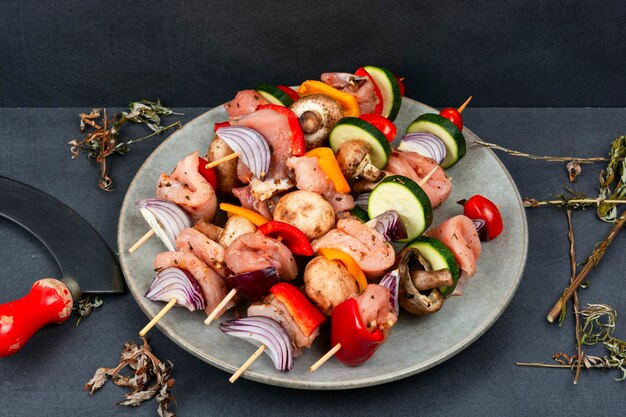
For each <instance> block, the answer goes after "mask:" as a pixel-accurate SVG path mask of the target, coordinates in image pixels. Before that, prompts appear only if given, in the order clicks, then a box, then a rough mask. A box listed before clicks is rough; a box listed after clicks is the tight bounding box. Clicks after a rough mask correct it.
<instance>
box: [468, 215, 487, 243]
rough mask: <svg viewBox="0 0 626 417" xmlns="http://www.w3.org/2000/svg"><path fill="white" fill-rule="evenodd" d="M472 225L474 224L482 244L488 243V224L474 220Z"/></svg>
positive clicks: (481, 220)
mask: <svg viewBox="0 0 626 417" xmlns="http://www.w3.org/2000/svg"><path fill="white" fill-rule="evenodd" d="M472 223H474V227H475V228H476V232H477V233H478V238H479V239H480V240H481V241H482V242H486V241H488V240H489V233H487V223H486V222H485V221H484V220H483V219H472Z"/></svg>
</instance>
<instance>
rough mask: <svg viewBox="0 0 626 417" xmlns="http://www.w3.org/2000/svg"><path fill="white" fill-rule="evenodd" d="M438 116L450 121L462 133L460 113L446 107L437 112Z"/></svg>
mask: <svg viewBox="0 0 626 417" xmlns="http://www.w3.org/2000/svg"><path fill="white" fill-rule="evenodd" d="M439 116H442V117H445V118H446V119H448V120H450V121H451V122H452V123H454V124H455V125H456V127H458V128H459V130H460V131H463V118H462V117H461V113H459V112H458V110H457V109H455V108H454V107H448V108H445V109H443V110H441V111H440V112H439Z"/></svg>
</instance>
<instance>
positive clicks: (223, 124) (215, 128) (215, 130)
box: [213, 120, 230, 132]
mask: <svg viewBox="0 0 626 417" xmlns="http://www.w3.org/2000/svg"><path fill="white" fill-rule="evenodd" d="M228 126H230V122H229V121H228V120H226V121H225V122H217V123H215V125H214V126H213V131H214V132H217V129H219V128H220V127H228Z"/></svg>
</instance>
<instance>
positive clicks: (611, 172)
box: [598, 136, 626, 223]
mask: <svg viewBox="0 0 626 417" xmlns="http://www.w3.org/2000/svg"><path fill="white" fill-rule="evenodd" d="M609 157H610V161H609V163H608V164H607V166H606V168H605V169H604V170H603V171H602V172H601V173H600V194H599V195H598V198H601V199H606V200H626V160H625V159H624V158H626V136H620V137H618V138H617V139H615V140H614V141H613V143H612V144H611V151H610V152H609ZM611 188H612V189H613V191H611ZM598 217H599V218H600V219H601V220H603V221H605V222H609V223H614V222H615V221H616V220H617V207H616V203H614V202H608V201H605V202H604V203H602V204H599V205H598Z"/></svg>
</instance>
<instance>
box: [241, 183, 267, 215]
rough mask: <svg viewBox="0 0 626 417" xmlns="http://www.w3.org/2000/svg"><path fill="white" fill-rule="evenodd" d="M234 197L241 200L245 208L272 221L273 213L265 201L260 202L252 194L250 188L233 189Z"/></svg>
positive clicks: (247, 186)
mask: <svg viewBox="0 0 626 417" xmlns="http://www.w3.org/2000/svg"><path fill="white" fill-rule="evenodd" d="M233 195H234V196H235V197H237V198H238V199H239V201H240V202H241V205H242V206H243V207H244V208H247V209H250V210H253V211H256V212H257V213H259V214H260V215H261V216H263V217H265V218H267V219H269V220H272V213H271V212H270V209H269V207H268V205H267V203H266V202H265V201H259V200H257V199H256V198H254V196H253V195H252V193H251V192H250V186H249V185H246V186H245V187H241V188H233Z"/></svg>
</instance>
